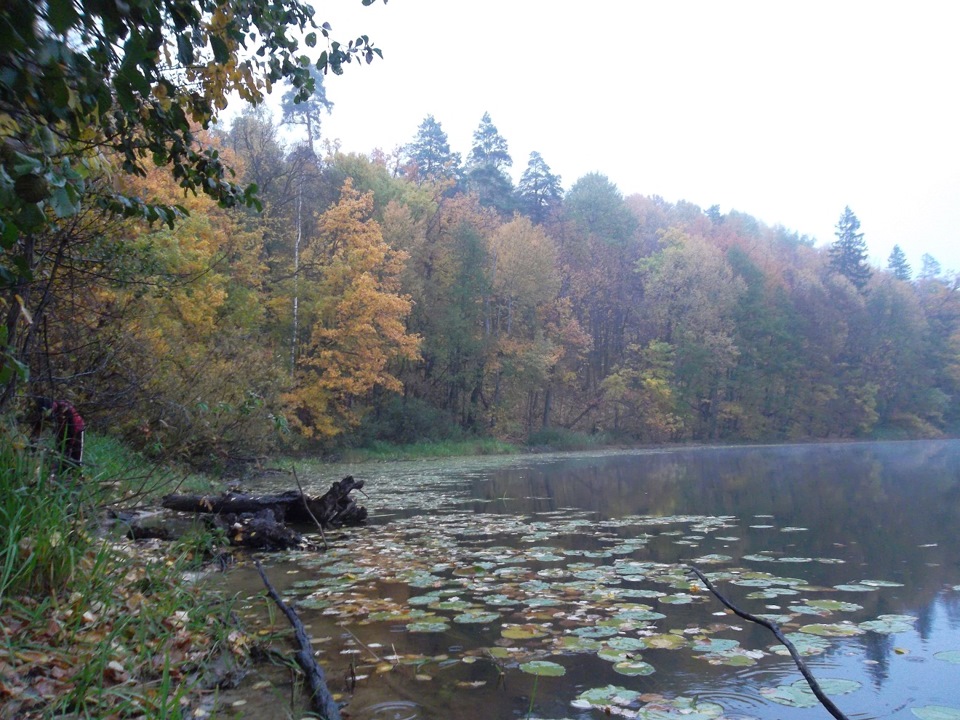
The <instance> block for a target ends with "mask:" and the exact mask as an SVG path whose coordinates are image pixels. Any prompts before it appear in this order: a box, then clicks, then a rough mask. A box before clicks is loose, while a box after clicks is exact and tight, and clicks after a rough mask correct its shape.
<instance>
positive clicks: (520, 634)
mask: <svg viewBox="0 0 960 720" xmlns="http://www.w3.org/2000/svg"><path fill="white" fill-rule="evenodd" d="M500 634H501V635H502V636H503V637H505V638H507V639H508V640H532V639H533V638H542V637H546V636H547V635H549V632H547V630H546V628H544V627H543V626H542V625H505V626H504V627H503V629H501V630H500Z"/></svg>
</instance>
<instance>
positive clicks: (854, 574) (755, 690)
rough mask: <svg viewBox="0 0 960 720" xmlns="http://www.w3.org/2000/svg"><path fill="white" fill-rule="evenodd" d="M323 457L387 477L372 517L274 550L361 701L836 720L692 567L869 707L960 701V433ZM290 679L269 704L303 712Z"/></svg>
mask: <svg viewBox="0 0 960 720" xmlns="http://www.w3.org/2000/svg"><path fill="white" fill-rule="evenodd" d="M323 472H324V477H323V478H320V477H308V478H304V481H305V484H306V483H309V484H310V489H311V491H313V492H322V491H323V490H325V489H326V487H327V485H328V484H329V482H331V481H332V480H335V479H338V478H339V477H341V476H342V475H345V474H348V473H351V474H354V475H355V476H356V477H358V478H363V479H364V480H366V482H367V485H366V488H365V491H366V492H367V494H368V496H369V497H368V498H362V502H363V504H365V505H366V506H367V507H368V509H369V510H370V511H371V521H370V524H369V525H368V526H366V527H363V528H354V529H350V530H349V531H348V532H344V533H341V534H337V535H335V536H334V537H332V538H331V539H332V540H333V542H332V546H331V550H330V551H329V552H328V553H326V554H316V553H295V554H293V555H289V556H283V557H272V558H271V563H272V565H271V567H270V568H269V569H268V570H269V573H270V575H271V577H272V578H273V580H274V581H275V584H277V586H278V587H281V588H283V589H284V590H285V592H286V593H287V594H288V597H289V600H290V601H291V602H292V603H293V604H294V606H295V607H296V608H297V611H298V613H299V614H300V616H301V618H303V620H304V622H305V623H308V624H309V625H310V632H311V634H312V635H313V636H314V639H315V642H316V647H317V649H318V650H319V651H320V655H319V658H320V661H321V663H322V665H323V666H324V667H325V669H326V670H327V673H328V676H329V679H330V686H331V689H333V690H334V691H337V692H340V691H343V685H344V682H347V683H348V684H349V685H350V686H351V687H352V689H353V692H352V694H351V693H350V692H346V693H345V695H344V697H345V699H348V700H349V705H348V706H347V707H346V708H345V710H346V712H348V713H349V717H350V718H352V720H387V719H389V720H400V719H401V718H411V719H412V718H422V719H430V720H439V719H441V718H443V719H444V720H447V719H449V718H463V719H466V720H472V719H474V718H475V719H476V720H480V719H483V720H489V718H524V717H531V718H541V719H547V718H550V719H555V720H556V719H559V718H581V719H585V718H597V719H599V718H602V717H605V716H607V715H613V716H617V717H639V718H658V719H663V718H670V717H678V718H680V717H683V718H688V719H694V720H696V719H700V718H704V719H706V718H720V717H723V718H731V719H733V718H737V719H746V718H771V717H777V718H786V719H788V720H789V719H790V718H811V717H829V716H828V714H827V712H826V710H824V709H823V708H821V707H820V706H819V704H818V703H817V702H816V700H815V698H813V696H812V694H810V693H809V692H808V691H806V690H805V687H806V686H805V683H804V681H803V680H802V677H801V675H800V673H799V671H798V670H797V669H796V666H795V665H794V664H793V662H792V660H791V659H790V658H789V656H787V655H786V654H785V650H784V649H783V648H782V647H780V646H778V643H777V640H776V638H775V637H774V636H773V635H772V634H771V633H770V632H769V630H767V629H765V628H763V627H761V626H758V625H755V624H752V623H750V622H748V621H745V620H742V619H740V618H738V617H736V616H735V615H732V614H730V613H729V612H725V611H724V608H723V606H722V605H721V604H720V603H719V601H718V600H717V599H716V598H714V597H713V596H712V595H711V594H710V593H709V592H707V591H706V590H705V589H704V588H702V587H701V586H700V584H699V583H698V582H696V580H695V578H692V576H691V575H689V574H688V573H686V572H685V570H684V568H683V564H685V563H690V564H693V565H696V566H697V567H699V568H700V569H701V570H702V571H703V572H705V573H707V574H708V575H709V576H710V577H711V579H712V580H713V581H714V584H715V585H716V586H717V587H718V589H719V590H720V591H721V592H722V593H724V594H725V595H726V596H727V597H729V598H730V599H731V600H732V601H733V602H735V603H736V604H737V605H738V606H740V607H741V608H743V609H744V610H746V611H748V612H751V613H754V614H762V615H764V616H765V617H769V618H771V619H773V620H775V621H776V622H778V623H779V624H780V625H781V627H782V629H783V631H784V632H785V633H788V636H789V637H790V638H791V639H792V641H793V642H794V643H795V644H796V645H797V647H798V649H800V650H801V652H802V653H803V654H804V656H805V661H806V662H807V663H808V665H809V667H810V668H811V670H812V671H813V673H814V674H815V675H816V676H817V678H818V679H819V680H820V682H821V684H823V685H824V689H825V690H826V691H827V693H828V694H829V695H830V696H831V698H832V699H833V701H834V702H835V703H836V704H837V705H838V706H839V707H840V708H841V710H843V711H844V712H845V713H846V714H847V715H848V716H849V717H851V718H862V719H872V718H915V717H920V718H922V719H924V720H934V719H937V720H945V719H948V718H952V717H958V718H960V543H958V542H957V529H958V527H960V441H924V442H896V443H845V444H811V445H801V446H762V447H723V448H720V447H707V448H683V449H663V450H644V451H631V452H626V451H619V452H613V451H610V452H595V453H577V454H558V455H531V456H522V457H496V458H473V459H461V460H456V461H437V462H416V463H392V464H383V465H368V464H365V465H359V466H356V467H346V466H343V467H333V468H324V469H323ZM303 475H304V472H303V471H301V476H303ZM276 483H277V484H278V486H279V485H283V486H284V487H287V485H288V483H289V479H288V478H281V479H277V480H276ZM257 489H266V488H265V486H264V487H261V488H257ZM236 572H238V573H240V574H241V576H242V574H243V573H245V572H248V571H247V570H245V569H243V568H241V569H238V570H237V571H236ZM248 587H249V588H250V590H251V593H252V592H253V591H255V590H256V587H255V585H254V584H252V583H250V584H249V585H248ZM256 607H257V606H256V603H254V602H252V601H251V602H250V603H248V604H247V606H246V607H245V609H246V610H249V611H250V612H251V613H254V612H255V611H256ZM251 608H252V609H251ZM281 621H282V618H281ZM351 665H352V669H351ZM352 674H355V675H356V676H357V679H356V680H355V681H354V680H353V679H352V678H350V676H351V675H352ZM345 677H347V678H348V679H347V680H346V681H345V680H344V678H345ZM265 686H266V682H261V683H260V684H259V686H258V687H265ZM271 687H272V688H273V691H272V693H271V691H269V690H267V691H261V693H260V695H261V696H262V697H263V698H264V699H265V700H264V702H263V703H262V705H261V707H260V708H259V709H257V710H256V716H257V717H278V718H279V717H289V716H290V715H289V712H288V709H289V688H284V687H283V686H282V683H281V682H279V681H277V679H276V678H274V679H273V684H272V685H271ZM271 697H273V698H275V700H274V701H270V698H271ZM271 704H272V706H273V707H274V710H275V711H276V712H275V714H272V715H271V714H270V712H269V711H268V709H267V708H269V707H271ZM278 704H279V705H280V706H282V707H277V705H278ZM810 708H812V709H810ZM947 708H952V709H953V711H952V714H951V711H950V710H948V709H947ZM250 710H254V708H253V707H252V706H251V707H250ZM251 716H252V715H251Z"/></svg>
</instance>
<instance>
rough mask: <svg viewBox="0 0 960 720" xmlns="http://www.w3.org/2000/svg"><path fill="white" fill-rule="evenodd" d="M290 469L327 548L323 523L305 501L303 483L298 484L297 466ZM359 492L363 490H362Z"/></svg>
mask: <svg viewBox="0 0 960 720" xmlns="http://www.w3.org/2000/svg"><path fill="white" fill-rule="evenodd" d="M291 470H292V471H293V479H294V480H296V481H297V489H298V490H299V491H300V499H301V500H302V501H303V507H305V508H306V510H307V513H308V514H309V515H310V519H311V520H313V522H314V523H315V524H316V526H317V529H318V530H319V531H320V539H321V540H323V549H324V550H326V549H327V534H326V533H325V532H324V531H323V523H322V522H320V521H319V520H317V516H316V515H314V514H313V510H311V509H310V503H309V502H307V495H306V493H305V492H303V485H301V484H300V478H299V476H298V475H297V468H296V466H295V465H294V466H293V467H292V468H291ZM360 492H363V491H362V490H361V491H360Z"/></svg>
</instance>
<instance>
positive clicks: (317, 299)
mask: <svg viewBox="0 0 960 720" xmlns="http://www.w3.org/2000/svg"><path fill="white" fill-rule="evenodd" d="M372 212H373V194H372V193H367V194H361V193H359V192H358V191H357V190H355V189H354V187H353V183H352V181H351V180H349V179H348V180H347V181H346V182H345V183H344V185H343V190H342V193H341V196H340V201H339V202H338V203H337V204H336V205H334V206H332V207H331V208H330V209H329V210H327V211H326V212H325V213H323V215H321V216H320V218H319V221H318V223H317V237H315V238H313V239H312V242H309V243H308V244H307V247H306V248H305V249H304V251H303V255H302V257H301V265H300V272H301V274H302V280H303V283H302V288H303V290H302V298H301V302H302V308H303V325H302V327H303V332H304V337H303V339H302V342H301V343H300V347H301V354H300V356H299V357H298V359H297V367H296V371H295V373H294V387H293V388H291V390H290V391H289V392H288V393H286V395H285V400H286V402H287V403H288V405H289V406H290V408H291V409H292V411H293V413H292V415H293V425H294V426H295V427H297V428H298V429H299V430H300V431H301V432H302V433H303V434H304V435H306V436H307V437H317V438H329V437H332V436H334V435H337V434H338V433H340V432H342V431H343V430H344V429H346V428H347V427H350V426H353V425H356V424H357V423H359V421H360V419H361V418H362V417H363V415H364V413H365V411H366V410H367V408H368V406H369V405H368V401H369V399H370V396H371V394H372V393H374V392H376V391H380V390H386V391H393V392H398V391H400V390H402V387H403V386H402V384H401V382H400V381H399V380H398V379H397V377H396V375H395V374H394V369H393V367H392V364H393V363H394V362H396V361H400V360H415V359H417V357H418V348H419V344H420V338H419V337H418V336H417V335H413V334H410V333H408V332H407V331H406V327H405V320H406V317H407V315H408V314H409V313H410V308H411V301H410V298H409V297H407V296H405V295H402V294H401V293H400V274H401V272H402V271H403V264H404V261H405V260H406V254H405V253H403V252H402V251H398V250H394V249H392V248H391V247H390V246H389V245H387V243H386V242H384V239H383V233H382V231H381V228H380V225H379V224H378V223H377V222H376V221H375V220H373V219H372V218H371V214H372Z"/></svg>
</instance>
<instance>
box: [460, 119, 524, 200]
mask: <svg viewBox="0 0 960 720" xmlns="http://www.w3.org/2000/svg"><path fill="white" fill-rule="evenodd" d="M511 165H513V158H511V157H510V152H509V151H508V150H507V141H506V140H504V138H503V136H502V135H500V132H499V131H498V130H497V127H496V125H494V124H493V121H492V120H491V119H490V113H484V114H483V119H482V120H481V121H480V126H479V127H478V128H477V130H476V132H474V133H473V148H471V150H470V155H469V157H468V158H467V189H468V190H470V191H472V192H475V193H477V195H478V196H479V198H480V204H481V205H484V206H487V207H493V208H496V209H497V210H498V211H499V212H500V213H502V214H504V215H506V214H508V213H510V212H512V210H513V181H512V180H511V179H510V176H509V175H507V173H506V169H507V168H509V167H510V166H511Z"/></svg>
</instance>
